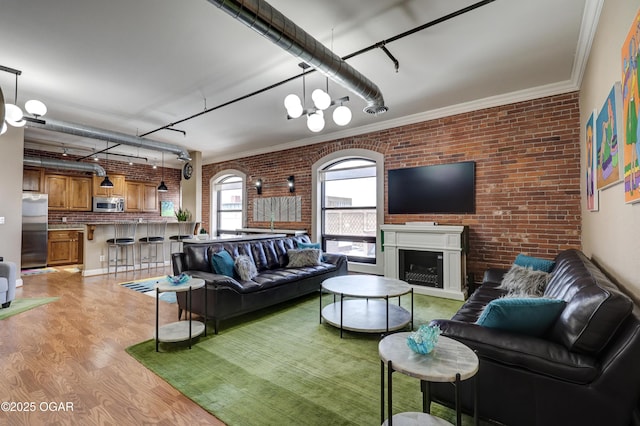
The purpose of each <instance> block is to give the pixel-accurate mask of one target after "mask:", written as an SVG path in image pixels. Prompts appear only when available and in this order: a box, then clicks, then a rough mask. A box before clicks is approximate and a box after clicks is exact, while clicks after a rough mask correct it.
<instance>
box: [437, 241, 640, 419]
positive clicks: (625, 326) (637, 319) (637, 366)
mask: <svg viewBox="0 0 640 426" xmlns="http://www.w3.org/2000/svg"><path fill="white" fill-rule="evenodd" d="M555 260H556V264H555V267H554V269H553V271H552V275H551V279H550V281H549V284H548V285H547V288H546V290H545V294H544V297H550V298H556V299H563V300H564V301H565V302H566V305H565V308H564V310H563V312H562V314H561V315H560V317H559V318H558V319H557V320H556V322H555V324H553V325H552V326H551V327H550V329H549V330H548V331H547V333H546V334H545V335H544V336H542V337H532V336H526V335H521V334H517V333H514V332H508V331H502V330H499V329H495V328H485V327H481V326H479V325H477V324H475V321H476V320H477V319H478V317H479V316H480V313H481V312H482V310H483V309H484V307H485V305H487V304H488V303H489V302H490V301H491V300H493V299H495V298H498V297H501V296H503V295H504V294H505V291H504V290H501V289H499V288H497V287H498V286H499V285H500V282H501V280H502V276H503V274H504V273H505V272H506V271H503V270H496V269H492V270H488V271H487V272H486V273H485V276H484V282H483V284H482V285H481V286H480V287H479V288H478V289H477V290H476V291H475V292H474V293H473V295H472V296H471V297H470V298H469V299H468V300H467V302H466V303H465V304H464V305H463V306H462V308H461V309H460V310H459V311H458V312H457V313H456V314H455V315H454V317H453V318H451V319H450V320H435V321H433V323H434V324H438V325H439V326H440V327H441V329H442V330H443V335H446V336H448V337H451V338H454V339H456V340H459V341H461V342H463V343H465V344H466V345H468V346H469V347H471V348H472V349H474V350H475V351H477V354H478V357H479V359H480V369H479V372H478V375H477V379H478V402H479V413H480V416H481V417H483V418H487V419H492V420H495V421H498V422H500V423H503V424H506V425H514V426H516V425H517V426H527V425H536V426H550V425H558V426H560V425H562V426H566V425H581V426H584V425H597V426H602V425H607V426H615V425H621V426H622V425H624V426H627V425H629V424H631V422H632V418H635V417H636V415H637V411H636V410H637V407H638V398H639V396H640V314H639V311H638V306H636V305H635V304H634V303H633V302H632V300H631V299H630V298H629V297H628V296H627V295H625V294H624V293H623V292H622V291H621V290H620V289H619V288H618V287H617V286H616V285H615V284H614V283H613V282H612V281H611V280H610V279H609V278H607V277H606V276H605V275H604V273H603V272H602V271H601V270H600V269H599V268H598V267H597V266H596V265H595V264H594V263H593V262H592V261H591V260H589V259H588V258H587V257H586V256H585V255H584V254H583V253H582V252H580V251H577V250H567V251H563V252H561V253H560V254H559V255H558V256H557V257H556V259H555ZM472 384H473V381H471V380H468V381H465V382H463V386H462V403H463V407H465V410H466V411H467V412H471V407H472V395H473V393H472V390H473V387H472ZM431 390H432V398H433V399H434V400H436V401H439V402H442V403H445V404H446V405H453V402H454V394H453V391H452V386H451V385H449V384H433V385H432V388H431Z"/></svg>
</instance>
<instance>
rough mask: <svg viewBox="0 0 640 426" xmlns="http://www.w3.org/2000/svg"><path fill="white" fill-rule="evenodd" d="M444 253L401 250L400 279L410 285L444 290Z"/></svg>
mask: <svg viewBox="0 0 640 426" xmlns="http://www.w3.org/2000/svg"><path fill="white" fill-rule="evenodd" d="M442 257H443V256H442V252H433V251H422V250H399V258H400V259H399V261H400V264H399V267H400V269H399V273H400V274H399V275H400V279H401V280H404V281H406V282H408V283H409V284H415V285H423V286H427V287H435V288H443V284H442V283H443V276H442Z"/></svg>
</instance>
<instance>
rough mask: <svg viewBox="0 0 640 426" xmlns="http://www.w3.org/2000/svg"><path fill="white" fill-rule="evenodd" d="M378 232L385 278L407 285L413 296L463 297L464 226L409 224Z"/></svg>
mask: <svg viewBox="0 0 640 426" xmlns="http://www.w3.org/2000/svg"><path fill="white" fill-rule="evenodd" d="M380 229H381V230H382V231H383V235H382V240H383V245H382V248H383V252H384V275H385V277H389V278H398V279H401V280H403V281H406V282H408V283H409V285H411V286H412V287H413V290H414V291H415V292H416V293H421V294H427V295H430V296H438V297H447V298H450V299H456V300H465V299H466V298H467V288H466V287H467V286H466V283H465V281H464V279H465V277H466V275H467V270H466V269H467V267H466V263H467V261H466V260H467V256H466V254H467V251H468V244H467V241H468V237H467V235H468V231H467V227H466V226H455V225H436V224H433V223H431V224H427V223H420V222H414V223H411V222H409V223H406V224H404V225H391V224H386V225H381V226H380Z"/></svg>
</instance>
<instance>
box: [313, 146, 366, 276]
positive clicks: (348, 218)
mask: <svg viewBox="0 0 640 426" xmlns="http://www.w3.org/2000/svg"><path fill="white" fill-rule="evenodd" d="M320 178H321V179H320V182H321V200H320V203H321V207H320V209H321V214H320V223H321V239H322V247H323V248H324V250H325V251H327V252H328V253H341V254H346V255H347V257H348V259H349V261H350V262H359V263H372V264H375V263H376V252H377V250H376V234H377V229H378V214H377V208H378V205H377V179H376V163H375V161H371V160H368V159H365V158H349V159H343V160H338V161H336V162H334V163H332V164H330V165H328V166H326V167H325V168H324V169H322V170H321V171H320Z"/></svg>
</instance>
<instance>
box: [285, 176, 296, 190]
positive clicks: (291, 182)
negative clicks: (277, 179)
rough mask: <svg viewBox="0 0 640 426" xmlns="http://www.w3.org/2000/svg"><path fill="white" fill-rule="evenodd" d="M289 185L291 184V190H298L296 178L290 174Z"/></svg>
mask: <svg viewBox="0 0 640 426" xmlns="http://www.w3.org/2000/svg"><path fill="white" fill-rule="evenodd" d="M287 185H288V186H289V192H296V178H294V177H293V176H289V177H288V178H287Z"/></svg>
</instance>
